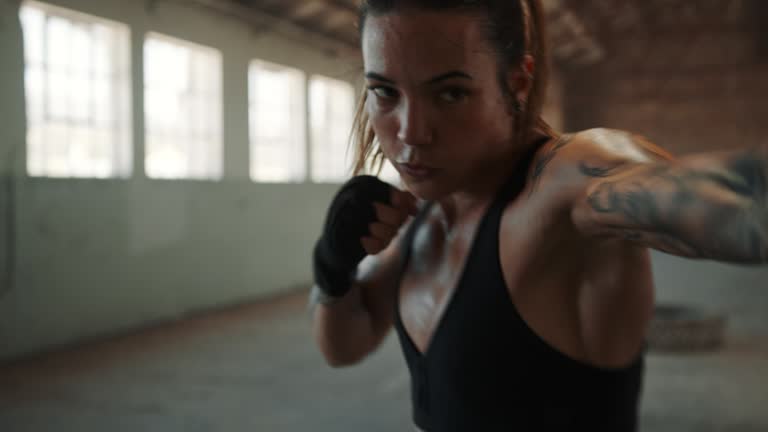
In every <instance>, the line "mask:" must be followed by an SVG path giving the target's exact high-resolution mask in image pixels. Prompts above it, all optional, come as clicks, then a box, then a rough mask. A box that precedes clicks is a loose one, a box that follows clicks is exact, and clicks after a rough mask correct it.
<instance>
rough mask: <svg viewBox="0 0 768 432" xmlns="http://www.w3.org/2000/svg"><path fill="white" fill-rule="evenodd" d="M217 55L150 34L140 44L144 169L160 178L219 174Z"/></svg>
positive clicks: (219, 70) (213, 51)
mask: <svg viewBox="0 0 768 432" xmlns="http://www.w3.org/2000/svg"><path fill="white" fill-rule="evenodd" d="M221 100H222V95H221V54H220V53H219V52H218V51H216V50H215V49H213V48H208V47H204V46H200V45H196V44H193V43H190V42H186V41H182V40H178V39H174V38H171V37H168V36H163V35H159V34H156V33H150V34H149V35H147V38H146V40H145V41H144V116H145V129H146V141H145V142H146V144H145V148H146V154H145V170H146V173H147V176H148V177H151V178H163V179H181V178H188V179H218V178H221V174H222V153H223V151H222V131H221V123H222V114H221V112H222V111H221Z"/></svg>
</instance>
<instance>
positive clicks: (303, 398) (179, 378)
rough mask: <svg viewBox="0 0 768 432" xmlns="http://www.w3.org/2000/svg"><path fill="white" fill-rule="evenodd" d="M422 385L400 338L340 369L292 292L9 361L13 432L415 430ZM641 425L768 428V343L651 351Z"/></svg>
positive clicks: (0, 403)
mask: <svg viewBox="0 0 768 432" xmlns="http://www.w3.org/2000/svg"><path fill="white" fill-rule="evenodd" d="M766 314H768V311H767V312H766ZM408 385H409V383H408V380H407V375H406V369H405V365H404V363H403V361H402V359H401V358H400V352H399V347H398V346H397V344H396V338H394V337H390V338H389V339H388V340H387V342H386V344H385V345H384V346H383V347H382V348H381V349H380V350H379V351H378V352H377V353H376V354H374V355H373V356H371V357H370V358H369V359H368V360H367V361H366V362H365V363H363V364H362V365H360V366H357V367H353V368H348V369H337V370H334V369H330V368H328V367H326V366H325V364H324V363H323V361H322V360H321V358H320V355H319V353H318V352H317V350H316V349H315V347H314V345H313V344H312V340H311V337H310V331H309V316H308V314H307V313H306V311H305V309H304V298H303V296H291V297H286V298H283V299H279V300H275V301H272V302H269V303H263V304H258V305H251V306H243V307H240V308H236V309H232V310H229V311H226V312H219V313H215V314H213V315H210V316H207V317H201V318H196V319H193V320H189V321H185V322H183V323H178V324H173V325H167V326H164V327H161V328H157V329H154V330H149V331H143V332H140V333H137V334H135V335H132V336H127V337H121V338H116V339H113V340H111V341H108V342H103V343H98V344H91V345H89V346H87V347H82V348H78V349H74V350H68V351H66V352H61V353H56V354H49V355H45V356H42V357H39V358H37V359H30V360H25V361H22V362H18V363H16V364H12V365H6V366H0V431H3V432H22V431H34V432H40V431H77V432H89V431H107V432H121V431H131V432H135V431H145V432H150V431H189V432H194V431H246V430H247V431H313V432H320V431H334V432H337V431H410V430H411V428H410V421H409V412H408V405H409V401H408ZM641 430H642V431H647V432H662V431H664V432H687V431H696V432H708V431H768V335H766V336H765V337H761V336H755V335H752V336H749V338H748V339H747V338H741V339H739V338H738V337H735V336H732V337H731V339H730V341H729V344H728V346H727V348H726V349H724V350H722V351H720V352H718V353H715V354H703V355H701V354H700V355H687V356H680V355H675V356H671V355H664V356H661V355H654V354H652V355H650V356H649V357H648V373H647V375H646V384H645V392H644V396H643V405H642V429H641Z"/></svg>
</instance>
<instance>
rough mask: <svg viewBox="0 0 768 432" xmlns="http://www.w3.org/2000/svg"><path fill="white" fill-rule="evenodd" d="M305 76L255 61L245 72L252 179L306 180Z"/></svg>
mask: <svg viewBox="0 0 768 432" xmlns="http://www.w3.org/2000/svg"><path fill="white" fill-rule="evenodd" d="M305 82H306V78H305V76H304V73H303V72H301V71H299V70H297V69H293V68H289V67H285V66H280V65H276V64H273V63H268V62H265V61H261V60H254V61H252V62H251V64H250V68H249V71H248V103H249V126H250V142H251V146H250V147H251V163H250V167H251V168H250V171H251V179H253V180H254V181H258V182H283V183H289V182H301V181H304V180H305V179H306V176H307V174H306V172H307V167H306V165H307V164H306V153H307V152H306V130H305V129H306V128H305V123H306V102H305V99H306V98H305V94H306V84H305Z"/></svg>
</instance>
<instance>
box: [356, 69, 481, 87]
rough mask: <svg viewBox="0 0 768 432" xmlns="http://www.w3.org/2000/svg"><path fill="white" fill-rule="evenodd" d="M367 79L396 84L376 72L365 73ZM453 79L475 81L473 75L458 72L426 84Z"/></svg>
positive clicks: (451, 72) (445, 74)
mask: <svg viewBox="0 0 768 432" xmlns="http://www.w3.org/2000/svg"><path fill="white" fill-rule="evenodd" d="M365 77H366V78H370V79H375V80H377V81H381V82H385V83H387V84H396V83H395V81H394V80H391V79H389V78H387V77H385V76H383V75H380V74H377V73H376V72H366V73H365ZM451 78H462V79H468V80H471V79H473V78H472V76H471V75H469V74H467V73H465V72H461V71H458V70H454V71H450V72H446V73H444V74H440V75H437V76H435V77H432V78H430V79H428V80H427V81H426V82H425V83H424V84H437V83H439V82H441V81H445V80H448V79H451Z"/></svg>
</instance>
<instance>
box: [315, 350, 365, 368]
mask: <svg viewBox="0 0 768 432" xmlns="http://www.w3.org/2000/svg"><path fill="white" fill-rule="evenodd" d="M323 357H324V358H325V363H326V364H327V365H328V366H330V367H332V368H334V369H341V368H345V367H350V366H356V365H358V364H360V363H361V362H362V361H363V359H364V358H365V355H352V354H350V353H339V352H336V353H330V352H324V353H323Z"/></svg>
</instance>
